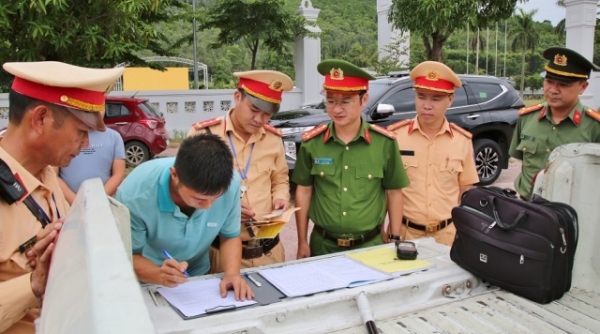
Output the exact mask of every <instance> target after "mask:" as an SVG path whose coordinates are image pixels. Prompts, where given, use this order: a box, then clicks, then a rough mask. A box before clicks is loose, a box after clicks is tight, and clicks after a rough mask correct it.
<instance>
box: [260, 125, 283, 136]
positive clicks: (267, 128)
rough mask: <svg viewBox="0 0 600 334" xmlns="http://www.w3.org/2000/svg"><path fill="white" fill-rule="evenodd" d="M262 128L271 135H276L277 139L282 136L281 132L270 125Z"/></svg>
mask: <svg viewBox="0 0 600 334" xmlns="http://www.w3.org/2000/svg"><path fill="white" fill-rule="evenodd" d="M263 128H264V129H265V130H267V131H269V132H272V133H274V134H276V135H278V136H279V137H281V136H283V132H281V130H279V129H278V128H276V127H274V126H272V125H270V124H265V125H263Z"/></svg>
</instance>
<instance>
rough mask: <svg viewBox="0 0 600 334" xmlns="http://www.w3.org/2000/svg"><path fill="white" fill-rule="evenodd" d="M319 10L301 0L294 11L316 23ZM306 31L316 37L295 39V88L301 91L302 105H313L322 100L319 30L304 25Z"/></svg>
mask: <svg viewBox="0 0 600 334" xmlns="http://www.w3.org/2000/svg"><path fill="white" fill-rule="evenodd" d="M320 11H321V10H320V9H317V8H314V7H313V5H312V2H311V1H310V0H302V1H301V2H300V8H298V10H297V11H296V13H297V14H298V15H302V16H304V17H305V18H306V20H308V21H310V22H316V21H317V17H318V16H319V12H320ZM306 29H307V30H308V31H310V32H311V33H313V34H315V35H316V37H309V36H306V37H296V46H295V55H296V59H295V70H296V86H297V87H299V88H300V89H301V90H302V94H303V97H302V101H303V102H302V104H307V103H315V102H319V101H321V100H322V99H323V96H321V90H322V89H323V76H322V75H320V74H319V72H317V64H319V63H320V62H321V39H320V38H319V34H320V33H321V29H320V28H319V27H318V26H317V25H316V23H315V24H314V25H306Z"/></svg>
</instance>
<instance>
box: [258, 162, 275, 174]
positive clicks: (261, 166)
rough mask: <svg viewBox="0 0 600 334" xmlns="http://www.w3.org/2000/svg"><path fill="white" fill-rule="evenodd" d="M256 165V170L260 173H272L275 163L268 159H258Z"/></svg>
mask: <svg viewBox="0 0 600 334" xmlns="http://www.w3.org/2000/svg"><path fill="white" fill-rule="evenodd" d="M255 167H256V171H257V172H258V175H262V174H271V171H272V170H273V168H274V166H273V163H272V162H269V161H268V160H267V159H265V160H261V161H258V162H257V163H256V164H255Z"/></svg>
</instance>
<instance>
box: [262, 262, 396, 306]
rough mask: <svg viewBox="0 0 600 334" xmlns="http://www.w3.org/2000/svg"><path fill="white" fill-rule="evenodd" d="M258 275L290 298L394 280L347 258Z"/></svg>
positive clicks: (265, 270) (300, 264) (285, 267)
mask: <svg viewBox="0 0 600 334" xmlns="http://www.w3.org/2000/svg"><path fill="white" fill-rule="evenodd" d="M258 273H259V274H260V275H261V276H263V277H264V278H265V279H266V280H268V281H269V282H271V284H273V285H274V286H275V287H277V288H278V289H279V290H280V291H281V292H283V293H284V294H285V295H286V296H288V297H297V296H304V295H309V294H313V293H318V292H323V291H329V290H335V289H342V288H351V287H355V286H359V285H363V284H368V283H372V282H378V281H383V280H386V279H389V278H391V276H390V275H387V274H384V273H382V272H380V271H377V270H374V269H371V268H369V267H367V266H364V265H362V264H360V263H358V262H356V261H354V260H351V259H349V258H347V257H345V256H338V257H331V258H328V259H324V260H319V261H311V262H304V263H297V264H293V265H289V266H283V267H279V268H272V269H263V270H259V271H258Z"/></svg>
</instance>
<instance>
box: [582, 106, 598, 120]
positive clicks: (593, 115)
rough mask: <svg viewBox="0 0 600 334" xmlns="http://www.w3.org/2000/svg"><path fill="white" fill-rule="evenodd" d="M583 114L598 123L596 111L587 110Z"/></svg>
mask: <svg viewBox="0 0 600 334" xmlns="http://www.w3.org/2000/svg"><path fill="white" fill-rule="evenodd" d="M585 113H586V114H587V115H588V116H590V117H591V118H593V119H595V120H597V121H598V122H600V112H598V111H597V110H594V109H588V110H586V111H585Z"/></svg>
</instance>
